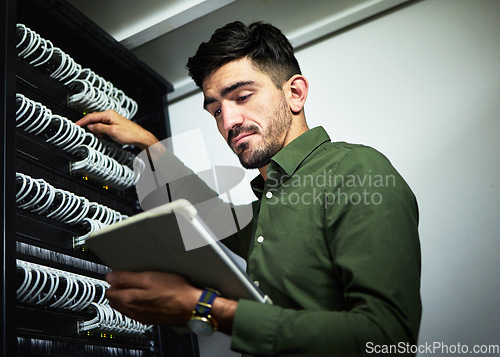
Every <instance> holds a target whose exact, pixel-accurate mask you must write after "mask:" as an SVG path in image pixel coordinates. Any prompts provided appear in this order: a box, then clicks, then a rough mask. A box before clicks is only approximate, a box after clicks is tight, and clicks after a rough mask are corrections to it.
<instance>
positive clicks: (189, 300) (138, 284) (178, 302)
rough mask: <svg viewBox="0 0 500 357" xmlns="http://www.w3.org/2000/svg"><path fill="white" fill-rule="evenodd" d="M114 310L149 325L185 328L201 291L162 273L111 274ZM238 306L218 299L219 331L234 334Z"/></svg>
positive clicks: (214, 313)
mask: <svg viewBox="0 0 500 357" xmlns="http://www.w3.org/2000/svg"><path fill="white" fill-rule="evenodd" d="M106 280H107V281H108V283H109V284H110V285H111V287H110V288H109V289H108V290H107V292H106V297H107V298H108V300H109V303H110V305H111V307H113V308H114V309H116V310H118V311H120V312H121V313H122V314H124V315H126V316H128V317H130V318H132V319H134V320H137V321H139V322H142V323H144V324H148V325H170V326H179V327H180V326H186V325H187V322H188V320H189V319H190V318H191V317H192V316H193V310H194V308H195V306H196V304H197V303H198V299H199V298H200V296H201V293H202V291H201V290H200V289H197V288H195V287H194V286H192V285H191V284H189V282H188V281H187V280H186V279H184V278H183V277H182V276H180V275H177V274H170V273H159V272H144V273H132V272H125V271H120V272H112V273H109V274H108V275H107V276H106ZM237 306H238V303H237V302H236V301H234V300H229V299H225V298H223V297H217V298H216V299H215V301H214V303H213V307H212V316H213V317H214V318H215V319H216V320H217V323H218V325H219V331H221V332H224V333H226V334H228V335H230V334H231V330H232V327H233V320H234V316H235V313H236V308H237Z"/></svg>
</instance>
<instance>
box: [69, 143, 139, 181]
mask: <svg viewBox="0 0 500 357" xmlns="http://www.w3.org/2000/svg"><path fill="white" fill-rule="evenodd" d="M75 154H76V155H78V156H79V157H82V158H83V159H82V160H80V161H75V162H72V163H71V165H70V169H71V172H72V173H83V174H85V175H88V176H90V177H92V178H94V179H95V180H96V181H98V182H100V183H102V184H104V185H109V186H112V187H116V188H118V189H126V188H129V187H132V186H134V184H135V182H136V178H135V174H134V171H132V169H130V168H129V167H128V166H125V165H122V164H120V163H119V162H118V161H116V160H115V159H113V158H111V157H109V156H107V155H103V154H102V153H100V152H99V151H97V150H95V149H94V148H92V147H90V146H87V145H81V146H79V147H78V148H77V149H76V151H75Z"/></svg>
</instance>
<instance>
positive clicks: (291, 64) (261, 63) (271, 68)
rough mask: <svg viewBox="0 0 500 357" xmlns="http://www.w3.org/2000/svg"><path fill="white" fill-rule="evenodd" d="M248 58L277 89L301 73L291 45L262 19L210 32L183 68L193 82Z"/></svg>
mask: <svg viewBox="0 0 500 357" xmlns="http://www.w3.org/2000/svg"><path fill="white" fill-rule="evenodd" d="M244 57H248V58H250V59H251V60H252V62H253V64H254V65H255V66H256V67H257V68H258V69H259V70H261V71H262V72H264V73H266V74H267V75H269V77H270V78H271V80H272V81H273V83H274V84H275V85H276V87H277V88H278V89H280V88H282V86H283V84H284V83H285V82H286V81H287V80H288V79H290V77H292V76H293V75H295V74H301V72H300V67H299V63H298V61H297V59H296V58H295V55H294V53H293V47H292V45H291V44H290V42H289V41H288V39H287V38H286V37H285V35H283V33H282V32H281V31H280V30H279V29H278V28H276V27H274V26H273V25H270V24H266V23H263V22H254V23H252V24H250V25H249V26H246V25H245V24H243V23H242V22H240V21H235V22H232V23H229V24H227V25H225V26H223V27H221V28H219V29H217V30H215V32H214V33H213V35H212V37H211V38H210V40H209V41H208V42H203V43H201V44H200V46H199V47H198V50H197V51H196V54H195V55H194V56H193V57H190V58H189V60H188V63H187V66H186V68H187V69H188V71H189V75H190V76H191V78H192V79H193V80H194V82H195V83H196V85H197V86H198V87H200V88H202V85H203V81H204V80H205V78H206V77H207V76H208V75H210V74H211V73H212V72H213V71H214V70H216V69H218V68H220V67H222V66H223V65H225V64H226V63H229V62H231V61H234V60H237V59H241V58H244Z"/></svg>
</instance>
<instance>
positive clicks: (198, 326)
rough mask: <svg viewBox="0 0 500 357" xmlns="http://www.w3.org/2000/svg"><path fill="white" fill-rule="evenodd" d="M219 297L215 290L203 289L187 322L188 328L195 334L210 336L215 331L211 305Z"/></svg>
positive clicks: (215, 323) (215, 325) (215, 324)
mask: <svg viewBox="0 0 500 357" xmlns="http://www.w3.org/2000/svg"><path fill="white" fill-rule="evenodd" d="M218 296H220V293H219V292H218V291H217V290H213V289H210V288H205V290H203V292H202V293H201V296H200V299H199V300H198V303H197V304H196V307H195V308H194V310H193V316H192V317H191V319H190V320H189V321H188V326H189V328H190V329H191V331H193V332H194V333H195V334H197V335H200V336H210V335H212V334H213V333H214V331H217V321H215V319H214V318H213V317H212V315H211V310H212V304H213V302H214V300H215V298H216V297H218Z"/></svg>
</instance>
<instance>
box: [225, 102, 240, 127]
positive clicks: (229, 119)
mask: <svg viewBox="0 0 500 357" xmlns="http://www.w3.org/2000/svg"><path fill="white" fill-rule="evenodd" d="M222 118H223V125H224V131H225V132H226V133H229V131H230V130H231V129H233V128H234V127H235V126H238V125H241V124H242V123H243V113H242V112H241V109H240V108H238V107H237V106H235V105H232V103H228V104H226V105H223V108H222Z"/></svg>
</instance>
